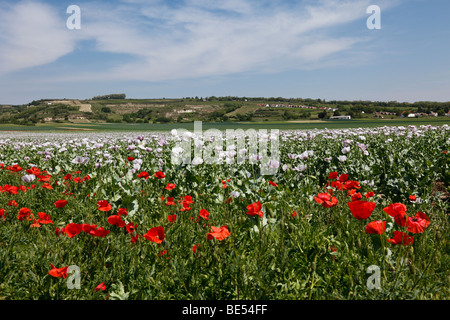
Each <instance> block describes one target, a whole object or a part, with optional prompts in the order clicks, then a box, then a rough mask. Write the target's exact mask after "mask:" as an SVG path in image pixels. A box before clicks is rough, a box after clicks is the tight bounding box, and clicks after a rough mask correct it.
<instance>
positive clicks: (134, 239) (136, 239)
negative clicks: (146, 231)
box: [131, 234, 141, 243]
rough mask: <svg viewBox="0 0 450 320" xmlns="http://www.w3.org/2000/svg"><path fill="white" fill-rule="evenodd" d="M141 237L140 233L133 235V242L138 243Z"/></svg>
mask: <svg viewBox="0 0 450 320" xmlns="http://www.w3.org/2000/svg"><path fill="white" fill-rule="evenodd" d="M140 237H141V235H140V234H137V235H135V236H131V243H136V242H137V241H138V240H139V238H140Z"/></svg>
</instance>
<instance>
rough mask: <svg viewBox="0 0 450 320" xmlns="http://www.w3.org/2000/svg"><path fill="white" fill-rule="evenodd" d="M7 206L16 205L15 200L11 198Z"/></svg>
mask: <svg viewBox="0 0 450 320" xmlns="http://www.w3.org/2000/svg"><path fill="white" fill-rule="evenodd" d="M8 206H14V207H17V202H16V200H11V201H10V202H8Z"/></svg>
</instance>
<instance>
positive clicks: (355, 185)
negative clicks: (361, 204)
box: [342, 180, 361, 190]
mask: <svg viewBox="0 0 450 320" xmlns="http://www.w3.org/2000/svg"><path fill="white" fill-rule="evenodd" d="M342 188H343V189H344V190H350V189H360V188H361V186H360V185H359V182H358V181H355V180H347V181H345V182H344V185H343V187H342Z"/></svg>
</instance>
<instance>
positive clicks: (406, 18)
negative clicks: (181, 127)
mask: <svg viewBox="0 0 450 320" xmlns="http://www.w3.org/2000/svg"><path fill="white" fill-rule="evenodd" d="M69 5H77V6H78V7H79V8H80V10H81V29H79V30H69V29H68V28H67V27H66V20H67V19H68V18H69V16H70V14H68V13H67V12H66V9H67V7H68V6H69ZM370 5H377V6H379V7H380V9H381V29H380V30H376V29H375V30H370V29H368V28H367V26H366V21H367V19H368V18H369V16H370V14H368V13H367V12H366V9H367V7H368V6H370ZM449 14H450V1H448V0H367V1H366V0H340V1H338V0H317V1H313V0H289V1H288V0H278V1H269V0H228V1H226V0H176V1H164V0H148V1H143V0H116V1H85V0H71V1H63V0H47V1H44V0H41V1H33V0H28V1H1V0H0V104H23V103H28V102H31V101H32V100H38V99H44V98H78V99H85V98H91V97H93V96H96V95H103V94H109V93H126V94H127V97H128V98H163V97H165V98H181V97H186V96H199V97H207V96H213V95H214V96H228V95H231V96H247V97H286V98H291V97H292V98H297V97H300V98H314V99H317V98H321V99H327V100H340V99H346V100H373V101H393V100H395V101H409V102H414V101H424V100H433V101H450V22H449V21H450V19H449Z"/></svg>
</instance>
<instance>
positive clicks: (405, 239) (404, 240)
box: [386, 231, 414, 245]
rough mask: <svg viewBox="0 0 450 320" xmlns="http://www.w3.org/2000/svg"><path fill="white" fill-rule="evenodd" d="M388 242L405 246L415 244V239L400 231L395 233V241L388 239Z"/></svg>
mask: <svg viewBox="0 0 450 320" xmlns="http://www.w3.org/2000/svg"><path fill="white" fill-rule="evenodd" d="M386 241H387V242H389V243H392V244H403V245H409V244H412V243H414V238H413V237H411V236H409V235H407V234H406V233H404V232H400V231H394V238H393V239H386Z"/></svg>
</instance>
